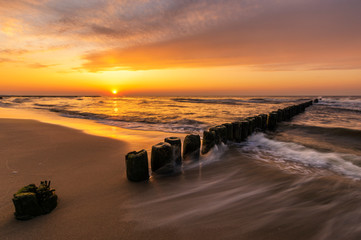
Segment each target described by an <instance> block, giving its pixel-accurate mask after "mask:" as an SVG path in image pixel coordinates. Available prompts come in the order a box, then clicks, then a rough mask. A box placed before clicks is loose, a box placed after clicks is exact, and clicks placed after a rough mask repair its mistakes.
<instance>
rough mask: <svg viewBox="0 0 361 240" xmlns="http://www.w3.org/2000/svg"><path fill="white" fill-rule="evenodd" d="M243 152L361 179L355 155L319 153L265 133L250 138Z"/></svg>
mask: <svg viewBox="0 0 361 240" xmlns="http://www.w3.org/2000/svg"><path fill="white" fill-rule="evenodd" d="M241 150H242V151H245V152H248V153H251V154H253V155H254V156H255V157H256V158H258V159H260V160H265V161H291V162H296V163H301V164H302V165H304V166H308V167H315V168H322V169H327V170H330V171H333V172H335V173H338V174H341V175H345V176H348V177H352V178H356V179H361V167H360V166H361V156H357V155H353V154H345V153H337V152H319V151H317V150H315V149H311V148H307V147H305V146H303V145H300V144H296V143H291V142H281V141H277V140H273V139H269V138H267V137H266V136H265V134H263V133H257V134H254V135H252V136H250V137H249V138H248V141H247V144H246V145H245V146H243V147H242V149H241ZM358 165H359V166H358Z"/></svg>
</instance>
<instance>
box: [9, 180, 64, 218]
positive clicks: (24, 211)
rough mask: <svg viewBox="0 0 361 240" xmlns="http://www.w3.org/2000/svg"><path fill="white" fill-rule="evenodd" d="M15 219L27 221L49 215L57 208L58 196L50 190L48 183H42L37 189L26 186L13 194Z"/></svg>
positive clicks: (33, 186) (32, 186)
mask: <svg viewBox="0 0 361 240" xmlns="http://www.w3.org/2000/svg"><path fill="white" fill-rule="evenodd" d="M12 200H13V203H14V207H15V213H14V215H15V218H16V219H18V220H28V219H31V218H34V217H36V216H39V215H42V214H47V213H50V212H51V211H52V210H53V209H54V208H56V206H57V200H58V196H57V195H56V194H55V189H51V188H50V181H49V182H48V181H42V182H41V183H40V185H39V187H36V186H35V184H30V185H27V186H25V187H23V188H21V189H20V190H19V191H17V193H15V194H14V197H13V199H12Z"/></svg>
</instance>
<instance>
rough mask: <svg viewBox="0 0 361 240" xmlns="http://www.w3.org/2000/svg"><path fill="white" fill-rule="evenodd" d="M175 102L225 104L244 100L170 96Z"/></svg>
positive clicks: (239, 102)
mask: <svg viewBox="0 0 361 240" xmlns="http://www.w3.org/2000/svg"><path fill="white" fill-rule="evenodd" d="M171 100H173V101H175V102H188V103H207V104H226V105H241V104H244V103H245V102H246V101H244V100H239V99H208V98H172V99H171Z"/></svg>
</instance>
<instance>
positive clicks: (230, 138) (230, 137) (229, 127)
mask: <svg viewBox="0 0 361 240" xmlns="http://www.w3.org/2000/svg"><path fill="white" fill-rule="evenodd" d="M222 125H223V126H225V127H226V130H227V141H233V125H232V124H231V123H224V124H222Z"/></svg>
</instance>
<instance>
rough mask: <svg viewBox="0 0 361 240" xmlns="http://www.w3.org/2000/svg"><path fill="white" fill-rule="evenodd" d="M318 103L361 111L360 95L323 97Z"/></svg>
mask: <svg viewBox="0 0 361 240" xmlns="http://www.w3.org/2000/svg"><path fill="white" fill-rule="evenodd" d="M318 104H320V105H326V106H331V107H333V108H340V109H344V110H353V111H359V112H360V111H361V98H360V97H340V98H336V97H335V98H323V99H322V101H319V103H318Z"/></svg>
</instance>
